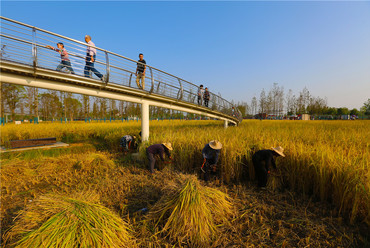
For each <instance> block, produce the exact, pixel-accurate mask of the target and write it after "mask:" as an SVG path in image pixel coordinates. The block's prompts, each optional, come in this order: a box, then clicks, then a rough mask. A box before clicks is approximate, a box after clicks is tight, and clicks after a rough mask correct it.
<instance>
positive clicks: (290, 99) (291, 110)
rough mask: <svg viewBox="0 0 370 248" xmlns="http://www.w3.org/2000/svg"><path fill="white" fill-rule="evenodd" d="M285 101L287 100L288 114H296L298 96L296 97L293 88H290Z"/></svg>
mask: <svg viewBox="0 0 370 248" xmlns="http://www.w3.org/2000/svg"><path fill="white" fill-rule="evenodd" d="M285 101H286V108H287V114H288V115H293V114H295V103H296V98H295V95H294V94H293V91H292V90H291V89H289V91H288V94H287V96H286V100H285Z"/></svg>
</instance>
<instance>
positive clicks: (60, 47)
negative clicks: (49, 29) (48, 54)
mask: <svg viewBox="0 0 370 248" xmlns="http://www.w3.org/2000/svg"><path fill="white" fill-rule="evenodd" d="M46 47H47V48H50V49H51V50H54V51H56V52H58V53H60V58H61V59H62V60H61V61H60V64H59V65H58V67H57V69H56V70H57V71H62V69H63V68H64V67H65V68H67V70H69V71H70V72H71V73H72V74H75V72H74V71H73V69H72V65H71V61H70V60H69V57H68V52H67V50H66V49H65V48H64V44H63V43H62V42H58V43H57V47H58V48H54V47H52V46H49V45H47V46H46Z"/></svg>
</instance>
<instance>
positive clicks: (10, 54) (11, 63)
mask: <svg viewBox="0 0 370 248" xmlns="http://www.w3.org/2000/svg"><path fill="white" fill-rule="evenodd" d="M0 18H1V53H0V62H1V63H0V68H1V74H0V82H1V83H11V84H18V85H23V86H31V87H37V88H43V89H52V90H59V91H65V92H72V93H77V94H83V95H89V96H96V97H103V98H109V99H115V100H120V101H128V102H133V103H139V104H141V112H142V116H141V120H142V122H141V123H142V124H141V125H142V138H143V140H147V139H148V138H149V106H150V105H151V106H157V107H162V108H168V109H173V110H179V111H184V112H187V113H193V114H198V115H202V116H206V117H210V118H216V119H220V120H223V121H224V125H225V127H227V125H228V123H232V124H235V125H237V124H239V123H240V122H241V120H242V118H241V114H240V112H239V110H238V109H237V108H236V107H235V106H233V104H232V103H230V102H229V101H227V100H225V99H223V98H222V97H221V96H219V95H216V94H213V93H212V92H210V100H209V105H208V107H205V106H203V104H200V105H198V96H197V92H198V86H197V85H195V84H193V83H191V82H188V81H186V80H184V79H182V78H179V77H176V76H174V75H171V74H170V73H167V72H164V71H162V70H159V69H157V68H154V67H152V66H150V65H147V67H146V75H145V77H146V78H145V89H139V88H138V87H137V85H136V76H135V72H136V66H137V61H135V60H132V59H129V58H126V57H124V56H121V55H119V54H116V53H113V52H110V51H107V50H105V49H102V48H99V47H95V48H96V50H97V58H96V61H95V68H96V69H97V70H98V71H99V72H100V73H102V74H103V75H104V78H103V80H100V79H98V78H94V77H95V75H92V76H91V77H90V78H88V77H84V67H85V54H86V48H87V45H86V43H84V42H81V41H78V40H74V39H71V38H68V37H65V36H62V35H59V34H56V33H53V32H49V31H46V30H43V29H40V28H37V27H33V26H31V25H28V24H24V23H21V22H18V21H15V20H11V19H9V18H6V17H0ZM58 42H62V43H63V44H64V46H65V48H66V50H67V51H68V54H69V59H70V61H71V64H72V68H73V70H74V71H75V74H70V73H69V72H68V71H56V68H57V66H58V65H59V63H60V54H59V53H57V52H55V51H53V50H51V49H49V48H47V46H48V45H50V46H53V47H56V43H58Z"/></svg>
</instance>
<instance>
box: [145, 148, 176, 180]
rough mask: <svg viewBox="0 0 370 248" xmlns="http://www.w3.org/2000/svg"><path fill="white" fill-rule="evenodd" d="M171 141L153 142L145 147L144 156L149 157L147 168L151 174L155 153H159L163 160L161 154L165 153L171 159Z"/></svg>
mask: <svg viewBox="0 0 370 248" xmlns="http://www.w3.org/2000/svg"><path fill="white" fill-rule="evenodd" d="M172 150H173V149H172V145H171V143H162V144H154V145H151V146H149V147H148V148H147V149H146V156H147V157H148V159H149V170H150V172H151V173H152V174H153V173H154V166H155V157H154V156H155V155H159V157H160V158H161V160H162V161H163V162H164V158H163V154H164V153H165V154H166V156H167V157H168V158H169V159H172V157H171V154H170V151H172Z"/></svg>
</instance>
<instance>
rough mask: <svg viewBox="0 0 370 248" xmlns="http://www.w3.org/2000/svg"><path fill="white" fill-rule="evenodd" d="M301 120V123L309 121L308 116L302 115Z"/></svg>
mask: <svg viewBox="0 0 370 248" xmlns="http://www.w3.org/2000/svg"><path fill="white" fill-rule="evenodd" d="M301 120H302V121H309V120H310V115H309V114H302V117H301Z"/></svg>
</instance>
